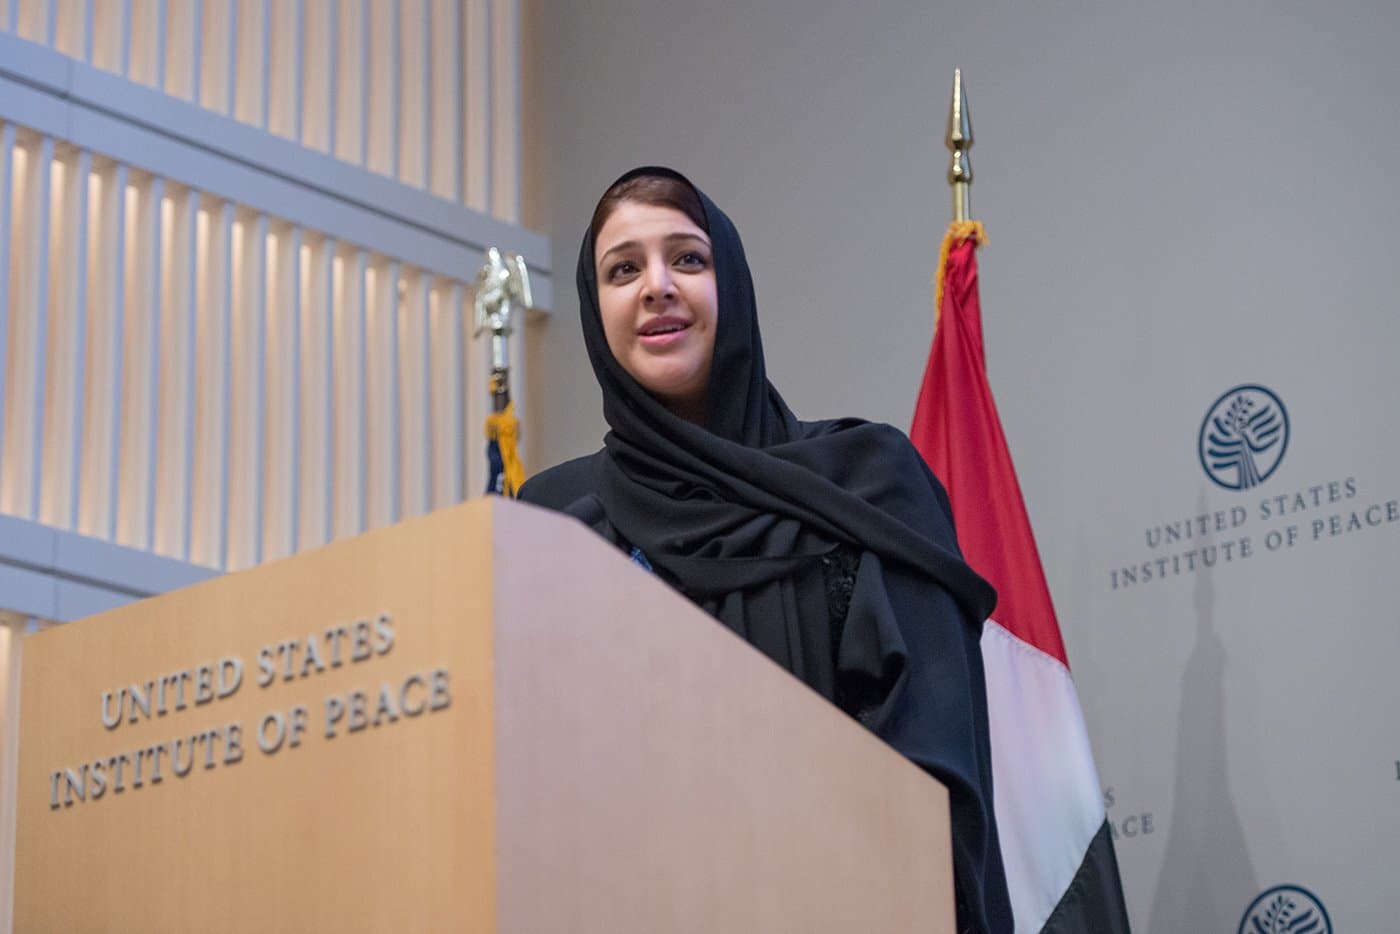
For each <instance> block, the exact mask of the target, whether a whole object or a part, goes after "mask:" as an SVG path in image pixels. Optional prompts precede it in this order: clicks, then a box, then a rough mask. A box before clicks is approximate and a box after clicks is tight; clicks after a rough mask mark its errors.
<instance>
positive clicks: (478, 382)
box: [456, 288, 491, 497]
mask: <svg viewBox="0 0 1400 934" xmlns="http://www.w3.org/2000/svg"><path fill="white" fill-rule="evenodd" d="M460 291H461V301H460V303H459V307H458V308H457V312H456V313H457V315H458V317H459V318H460V319H461V321H462V344H463V353H462V359H463V361H464V365H463V367H462V374H461V378H462V380H463V383H464V384H465V385H466V393H465V396H466V406H465V407H464V408H465V411H464V412H463V413H462V414H463V424H462V437H463V439H465V440H464V447H465V448H466V460H467V496H468V497H475V496H481V495H482V494H483V493H485V492H486V479H487V471H486V434H485V432H486V415H487V413H489V412H490V411H491V387H490V384H489V382H488V381H489V379H490V376H491V365H490V359H491V341H490V339H489V338H488V337H481V338H477V337H474V336H473V335H472V319H471V314H472V305H471V301H470V299H469V293H468V290H467V289H466V288H462V289H461V290H460Z"/></svg>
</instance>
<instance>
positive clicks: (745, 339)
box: [521, 167, 1012, 932]
mask: <svg viewBox="0 0 1400 934" xmlns="http://www.w3.org/2000/svg"><path fill="white" fill-rule="evenodd" d="M638 175H655V176H663V177H670V178H674V179H678V180H680V181H682V182H684V183H685V184H687V185H689V186H690V187H691V188H692V189H694V190H695V192H696V194H697V195H698V196H699V198H700V202H701V204H702V206H703V208H704V212H705V219H706V221H707V224H706V227H707V230H708V233H709V236H710V240H711V246H712V250H713V262H714V273H715V279H716V286H717V295H718V322H717V328H716V335H715V350H714V360H713V363H712V365H711V370H710V383H709V390H708V393H707V396H706V412H705V424H704V425H703V426H701V425H697V424H694V423H692V422H689V421H687V420H685V419H683V418H680V417H679V416H677V415H674V414H673V413H672V412H671V411H670V410H669V409H667V408H666V406H665V405H663V404H662V403H661V402H660V401H658V400H657V399H656V398H655V397H653V396H652V395H651V394H650V393H648V392H647V391H646V390H645V389H643V388H642V386H641V385H640V384H639V383H638V382H637V381H636V380H635V379H633V378H632V377H631V376H630V375H629V374H628V373H627V372H626V371H625V370H624V369H623V368H622V366H621V365H620V364H619V363H618V361H617V360H616V358H615V357H614V356H613V354H612V352H611V351H610V350H609V348H608V344H607V339H606V337H605V335H604V332H603V324H602V318H601V315H600V311H599V303H598V284H597V278H596V272H595V267H594V244H593V237H592V234H591V233H590V234H589V235H587V236H585V237H584V241H583V246H582V249H581V251H580V254H579V264H578V293H579V305H580V313H581V316H582V319H583V336H584V343H585V345H586V346H587V349H588V356H589V359H590V361H591V362H592V364H593V371H594V374H595V375H596V376H597V379H598V383H599V385H600V386H601V387H602V392H603V414H604V417H605V418H606V420H607V423H608V425H609V427H610V429H611V430H610V431H609V432H608V434H607V435H606V437H605V438H604V446H603V449H602V450H601V451H599V452H598V453H597V454H595V455H593V456H591V457H587V458H580V459H579V460H576V461H571V462H569V463H567V464H564V465H561V466H559V467H556V468H554V469H552V470H549V471H546V472H544V473H543V474H541V475H539V476H538V477H536V478H534V479H532V480H531V481H529V482H528V483H527V484H526V485H525V488H524V489H523V490H522V491H521V498H523V499H526V500H528V501H533V502H537V503H540V504H542V505H546V506H550V507H552V508H556V509H561V510H563V511H566V512H569V513H571V514H573V515H575V516H577V517H578V518H580V519H582V520H583V521H585V522H586V523H588V524H590V525H591V526H593V528H594V529H595V530H596V531H598V532H599V533H600V534H602V535H604V536H605V537H606V538H608V539H610V540H612V541H614V542H616V543H618V544H622V545H625V546H626V547H629V548H636V549H639V550H640V552H641V553H642V554H643V555H644V556H645V558H646V559H647V560H648V561H649V562H650V564H651V565H652V566H653V567H654V568H655V569H656V571H657V573H658V574H659V575H660V576H662V577H663V578H664V579H666V580H667V581H669V582H670V583H671V584H672V585H674V586H675V587H676V588H678V589H679V590H680V591H682V592H683V593H684V594H686V595H687V596H688V597H690V598H691V599H692V600H693V601H695V602H696V603H698V604H699V605H700V606H701V607H702V608H704V609H705V610H706V611H707V612H709V613H710V614H711V615H713V616H715V617H716V618H717V619H719V620H720V621H721V622H722V623H724V625H726V626H728V627H729V628H730V629H732V630H734V631H735V632H737V633H738V634H740V635H741V636H743V637H744V638H746V639H747V640H748V641H749V642H750V643H752V644H753V645H754V646H755V647H757V648H758V649H760V650H761V651H763V652H764V653H765V654H767V655H768V656H769V657H770V658H772V659H773V660H774V661H776V662H778V663H779V664H781V665H783V666H784V667H786V668H787V669H788V670H790V671H791V672H793V674H795V675H796V676H797V677H799V678H801V679H802V680H804V681H805V682H806V683H807V684H809V685H810V686H811V687H813V688H814V689H816V690H817V691H819V692H820V693H822V694H823V695H824V696H825V697H827V698H828V699H830V700H832V701H834V702H836V703H839V704H841V705H842V706H843V707H844V708H846V709H847V710H848V711H849V712H850V713H851V714H852V715H854V716H856V717H858V719H859V720H860V721H861V722H862V723H864V724H865V725H866V726H867V727H869V728H870V729H871V730H872V731H874V732H875V733H876V734H877V735H879V736H880V737H882V738H883V739H885V740H886V741H887V742H889V743H890V744H891V745H892V746H894V748H896V749H897V750H899V751H900V752H901V753H903V754H904V755H905V756H907V757H908V758H910V759H911V760H913V761H914V762H916V763H917V764H918V765H920V766H921V767H923V768H924V769H926V770H927V771H928V772H930V773H931V774H933V775H934V776H936V777H937V778H938V779H939V780H941V781H942V782H943V783H944V784H945V785H946V786H947V788H948V790H949V798H950V806H951V816H952V825H953V850H954V870H955V875H956V878H957V889H958V891H957V903H958V915H959V919H958V920H959V926H958V930H959V931H963V930H970V931H977V932H982V931H994V932H1001V931H1010V930H1011V929H1012V921H1011V908H1010V903H1009V899H1008V896H1007V893H1006V882H1005V876H1004V872H1003V868H1002V862H1001V851H1000V847H999V844H998V840H997V833H996V823H995V819H994V816H993V811H992V775H991V750H990V746H989V743H988V739H987V706H986V695H985V689H984V684H983V673H982V660H981V653H980V649H979V637H980V633H981V624H982V621H983V620H984V619H986V618H987V616H988V615H989V614H990V613H991V610H992V607H993V605H994V604H995V601H996V596H995V593H994V592H993V591H992V589H991V587H990V586H989V585H988V584H987V583H986V582H985V581H983V580H982V579H981V578H980V577H978V576H977V575H976V574H975V573H974V572H973V571H972V570H971V569H970V568H969V567H968V566H967V564H966V563H965V562H964V561H963V559H962V556H961V554H960V552H959V551H958V546H957V540H956V538H955V535H954V531H953V525H952V519H951V512H950V510H949V507H948V501H947V496H946V493H945V492H944V490H943V487H942V485H941V484H940V483H939V482H938V480H937V479H936V478H935V477H934V476H933V474H932V472H931V471H930V470H929V469H928V467H927V466H926V465H925V464H924V462H923V459H922V458H921V457H920V456H919V454H918V452H917V451H915V450H914V448H913V446H912V445H911V444H910V443H909V441H908V439H907V438H906V437H905V436H904V434H903V433H901V432H899V431H898V430H896V429H894V428H892V427H890V426H888V425H879V424H873V423H869V422H864V421H861V420H859V419H840V420H836V421H824V422H800V421H798V419H797V418H796V417H795V416H794V415H793V414H792V412H791V410H789V408H788V407H787V405H786V404H785V403H784V402H783V399H782V397H781V396H780V395H779V394H778V392H777V390H776V389H774V388H773V386H772V385H771V384H770V383H769V382H768V378H767V374H766V371H765V368H764V360H763V344H762V340H761V338H760V336H759V327H758V315H757V303H756V301H755V297H754V289H753V281H752V278H751V276H750V274H749V268H748V262H747V260H746V259H745V257H744V250H743V245H742V244H741V242H740V240H739V234H738V232H737V231H736V230H735V228H734V225H733V223H732V222H731V221H730V220H729V218H728V217H727V216H726V215H725V214H724V212H722V211H721V210H720V209H719V208H718V207H716V206H715V204H714V203H713V202H712V201H711V200H710V199H709V198H708V197H706V196H705V194H704V193H703V192H701V191H700V190H699V189H698V188H695V186H694V185H692V184H691V183H690V182H689V180H688V179H686V178H684V176H681V175H680V174H678V173H676V172H674V171H672V170H671V169H666V168H658V167H645V168H639V169H635V170H633V171H631V172H629V173H627V174H626V175H624V176H622V178H620V179H618V181H619V182H621V181H624V180H626V179H629V178H633V177H635V176H638ZM615 184H616V183H615ZM838 549H845V550H846V551H847V552H849V553H852V554H854V555H856V556H858V557H857V559H856V562H855V573H854V582H853V584H852V586H851V588H850V595H849V596H850V602H849V609H848V610H847V611H846V613H845V618H844V624H843V625H841V626H839V627H833V624H832V620H831V617H830V616H829V614H828V607H829V603H828V592H827V584H826V578H825V577H824V574H823V571H822V560H823V558H824V557H825V556H829V555H831V554H832V553H833V552H834V551H836V550H838Z"/></svg>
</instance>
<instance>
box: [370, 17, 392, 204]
mask: <svg viewBox="0 0 1400 934" xmlns="http://www.w3.org/2000/svg"><path fill="white" fill-rule="evenodd" d="M397 14H398V4H397V3H396V2H392V0H375V2H373V3H371V4H370V7H369V15H370V19H369V44H368V45H369V71H368V74H369V112H368V114H367V115H366V116H367V120H368V123H367V125H366V126H367V129H368V132H369V147H368V152H367V160H366V163H365V166H366V168H368V169H369V170H370V171H372V172H378V173H379V174H381V175H388V176H389V177H390V178H397V177H398V172H397V170H398V153H399V139H398V136H397V135H396V134H395V133H394V124H395V121H396V120H397V111H398V106H399V80H398V67H399V50H398V43H397V39H398V29H397V24H396V23H395V22H394V17H395V16H396V15H397Z"/></svg>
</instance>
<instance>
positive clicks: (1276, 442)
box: [1197, 384, 1288, 490]
mask: <svg viewBox="0 0 1400 934" xmlns="http://www.w3.org/2000/svg"><path fill="white" fill-rule="evenodd" d="M1197 448H1198V450H1199V451H1200V455H1201V466H1202V467H1203V468H1205V472H1206V476H1208V477H1210V479H1211V480H1212V481H1214V482H1215V483H1216V484H1217V485H1218V486H1223V487H1224V488H1225V489H1227V490H1248V489H1249V488H1251V487H1256V486H1258V485H1259V484H1261V483H1263V482H1264V481H1265V480H1267V479H1269V476H1270V475H1271V474H1272V473H1273V472H1274V471H1275V470H1277V469H1278V465H1279V463H1280V462H1281V461H1282V460H1283V452H1284V451H1286V450H1288V410H1287V409H1286V408H1284V406H1283V400H1282V399H1280V398H1279V397H1278V396H1277V395H1275V394H1274V392H1273V390H1270V389H1266V388H1264V387H1263V386H1256V385H1252V384H1250V385H1244V386H1236V387H1235V388H1234V389H1231V390H1230V391H1229V392H1227V393H1225V394H1224V395H1222V396H1221V397H1220V398H1219V399H1216V400H1215V404H1214V405H1212V406H1211V407H1210V411H1208V412H1206V417H1205V420H1204V421H1203V422H1201V435H1200V438H1199V439H1198V442H1197Z"/></svg>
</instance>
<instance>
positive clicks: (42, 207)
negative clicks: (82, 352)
mask: <svg viewBox="0 0 1400 934" xmlns="http://www.w3.org/2000/svg"><path fill="white" fill-rule="evenodd" d="M5 139H7V140H8V141H9V145H8V146H7V147H6V151H7V152H8V153H9V156H10V159H11V160H12V161H11V168H10V170H9V173H10V175H11V185H7V186H6V193H7V195H9V196H11V197H13V202H12V205H11V210H10V211H7V212H6V214H5V221H6V223H7V225H8V224H9V223H11V222H12V223H13V226H9V227H8V230H7V235H6V237H5V239H6V241H7V244H6V246H7V249H6V262H7V265H8V273H9V275H8V277H7V279H6V281H5V282H4V283H0V288H6V289H7V290H8V293H9V295H8V299H9V304H8V318H9V322H8V327H7V328H6V331H5V334H6V335H7V339H8V347H7V351H6V356H5V358H4V359H0V363H3V364H4V366H5V372H4V373H0V381H3V382H4V383H5V408H4V410H3V411H0V419H3V421H2V422H0V429H3V436H4V438H5V440H6V445H5V449H4V451H3V459H0V512H5V513H9V514H11V515H17V516H23V517H29V518H32V517H33V515H34V513H35V511H37V509H38V500H37V498H36V497H35V496H34V495H33V482H34V461H33V458H34V454H35V452H36V451H37V450H38V447H37V446H36V441H37V434H36V433H37V432H38V431H40V430H42V419H41V415H42V412H43V400H42V397H36V396H35V393H34V388H35V386H36V385H37V386H39V387H40V389H42V385H43V384H42V367H41V363H42V354H43V353H44V335H43V333H42V328H43V327H44V325H45V321H44V314H45V313H46V311H47V307H48V296H47V294H46V293H47V288H48V270H47V260H46V259H45V260H43V261H42V262H41V258H40V254H41V252H42V253H43V254H44V255H45V256H47V253H48V239H49V232H48V231H49V211H48V204H49V192H48V185H49V168H48V163H49V161H50V159H51V158H52V154H53V143H52V141H51V140H48V139H36V138H33V137H30V138H25V139H20V138H19V137H18V134H17V133H16V132H15V128H14V127H13V126H12V125H7V126H6V128H5ZM11 212H13V213H11ZM15 231H19V232H21V236H19V237H13V236H12V234H13V233H14V232H15Z"/></svg>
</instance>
